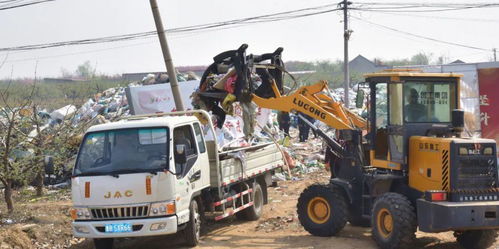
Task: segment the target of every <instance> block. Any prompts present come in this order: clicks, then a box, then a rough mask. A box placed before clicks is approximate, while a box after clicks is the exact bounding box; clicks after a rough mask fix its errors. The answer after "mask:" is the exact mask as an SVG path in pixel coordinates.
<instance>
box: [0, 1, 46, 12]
mask: <svg viewBox="0 0 499 249" xmlns="http://www.w3.org/2000/svg"><path fill="white" fill-rule="evenodd" d="M53 1H55V0H42V1H37V2H30V3H23V4H18V5H14V6H8V7H1V8H0V10H9V9H15V8H21V7H26V6H29V5H35V4H41V3H46V2H53Z"/></svg>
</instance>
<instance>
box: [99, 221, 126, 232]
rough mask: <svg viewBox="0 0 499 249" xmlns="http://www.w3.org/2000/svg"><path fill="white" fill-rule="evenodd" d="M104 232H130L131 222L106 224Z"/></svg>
mask: <svg viewBox="0 0 499 249" xmlns="http://www.w3.org/2000/svg"><path fill="white" fill-rule="evenodd" d="M104 231H105V232H106V233H129V232H132V224H130V223H119V224H108V225H106V226H105V230H104Z"/></svg>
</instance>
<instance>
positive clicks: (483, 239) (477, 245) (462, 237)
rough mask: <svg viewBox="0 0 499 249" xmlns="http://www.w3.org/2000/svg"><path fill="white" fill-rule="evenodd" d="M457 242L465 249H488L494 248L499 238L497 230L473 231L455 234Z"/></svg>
mask: <svg viewBox="0 0 499 249" xmlns="http://www.w3.org/2000/svg"><path fill="white" fill-rule="evenodd" d="M454 236H455V237H456V238H457V242H458V243H459V244H460V245H461V246H462V247H463V248H465V249H486V248H489V247H490V246H492V244H494V242H495V241H496V238H497V231H496V230H472V231H465V232H454Z"/></svg>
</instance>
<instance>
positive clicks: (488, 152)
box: [483, 147, 494, 155]
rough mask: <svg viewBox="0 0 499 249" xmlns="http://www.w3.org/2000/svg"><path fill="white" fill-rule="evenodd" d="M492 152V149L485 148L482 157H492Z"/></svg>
mask: <svg viewBox="0 0 499 249" xmlns="http://www.w3.org/2000/svg"><path fill="white" fill-rule="evenodd" d="M493 151H494V150H493V149H492V147H485V148H484V149H483V154H484V155H492V152H493Z"/></svg>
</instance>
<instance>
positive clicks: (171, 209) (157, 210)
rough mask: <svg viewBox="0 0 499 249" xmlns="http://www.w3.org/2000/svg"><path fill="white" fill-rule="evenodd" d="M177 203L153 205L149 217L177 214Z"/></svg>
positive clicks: (168, 202) (167, 202)
mask: <svg viewBox="0 0 499 249" xmlns="http://www.w3.org/2000/svg"><path fill="white" fill-rule="evenodd" d="M175 212H176V207H175V201H165V202H156V203H152V204H151V209H150V210H149V216H162V215H170V214H175Z"/></svg>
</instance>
